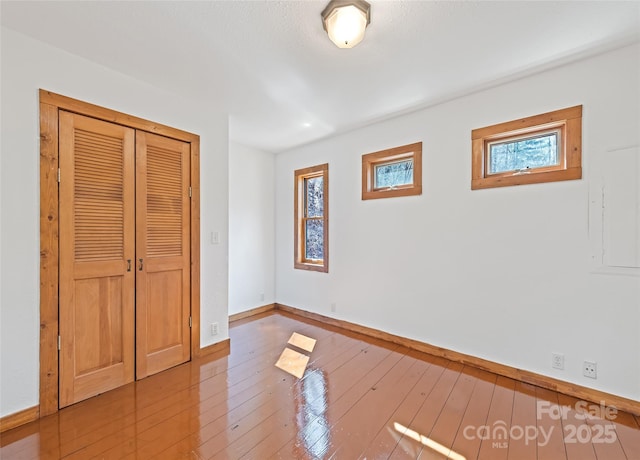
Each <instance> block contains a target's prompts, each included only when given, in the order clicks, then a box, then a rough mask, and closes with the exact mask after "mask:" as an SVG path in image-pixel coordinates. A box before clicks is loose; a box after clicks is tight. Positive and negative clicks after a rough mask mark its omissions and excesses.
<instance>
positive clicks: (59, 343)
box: [58, 336, 62, 351]
mask: <svg viewBox="0 0 640 460" xmlns="http://www.w3.org/2000/svg"><path fill="white" fill-rule="evenodd" d="M61 343H62V340H61V339H60V336H58V351H60V350H61V349H62V346H61Z"/></svg>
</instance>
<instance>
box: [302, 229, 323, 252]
mask: <svg viewBox="0 0 640 460" xmlns="http://www.w3.org/2000/svg"><path fill="white" fill-rule="evenodd" d="M304 257H305V259H314V260H322V259H324V222H323V221H321V220H316V219H313V220H308V221H307V225H306V228H305V255H304Z"/></svg>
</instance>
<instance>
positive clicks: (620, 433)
mask: <svg viewBox="0 0 640 460" xmlns="http://www.w3.org/2000/svg"><path fill="white" fill-rule="evenodd" d="M612 422H613V424H614V426H615V432H616V437H617V438H618V440H619V441H620V445H622V450H623V451H624V453H625V455H626V456H627V458H628V459H635V458H637V459H640V436H638V429H639V428H640V425H638V423H637V421H636V419H635V418H634V417H633V416H632V415H631V414H628V413H626V412H621V411H619V412H617V413H616V415H615V418H614V419H613V420H612Z"/></svg>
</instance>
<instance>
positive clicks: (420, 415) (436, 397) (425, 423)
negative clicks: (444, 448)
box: [391, 362, 464, 459]
mask: <svg viewBox="0 0 640 460" xmlns="http://www.w3.org/2000/svg"><path fill="white" fill-rule="evenodd" d="M463 368H464V366H463V365H462V364H460V363H453V362H450V363H449V364H448V365H447V368H446V369H445V370H444V372H443V373H442V375H441V376H440V378H439V379H438V382H437V383H436V385H435V387H434V388H433V390H432V391H431V392H430V393H429V396H427V399H425V401H424V402H423V404H422V406H421V407H420V409H419V410H418V412H417V413H416V416H415V417H414V418H413V420H411V421H409V422H408V423H406V424H405V423H402V422H400V424H401V425H403V426H405V427H406V430H401V431H399V433H400V434H401V435H402V436H401V438H400V440H399V441H398V444H397V445H396V447H395V449H394V450H393V451H392V452H391V458H394V459H395V458H398V459H400V458H413V459H415V458H418V456H419V455H420V452H421V451H422V447H423V444H422V443H421V442H420V439H421V437H422V436H425V437H428V436H429V434H430V433H431V430H432V429H433V427H434V425H435V423H436V420H437V419H438V417H439V416H440V413H441V411H442V409H443V407H444V406H445V404H446V402H447V399H448V398H449V395H450V394H451V392H452V391H453V388H454V387H455V385H456V382H457V380H458V378H459V377H460V375H461V373H462V369H463ZM416 437H418V439H416Z"/></svg>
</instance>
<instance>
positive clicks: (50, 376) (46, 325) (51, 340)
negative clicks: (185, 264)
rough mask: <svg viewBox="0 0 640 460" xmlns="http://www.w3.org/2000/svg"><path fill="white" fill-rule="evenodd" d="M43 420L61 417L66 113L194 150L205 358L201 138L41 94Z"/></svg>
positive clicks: (195, 316)
mask: <svg viewBox="0 0 640 460" xmlns="http://www.w3.org/2000/svg"><path fill="white" fill-rule="evenodd" d="M39 102H40V413H39V416H40V417H44V416H46V415H49V414H53V413H55V412H57V411H58V398H59V395H58V377H59V376H58V334H59V329H58V287H59V274H58V259H59V251H58V239H59V229H58V226H59V223H58V217H59V216H58V204H59V200H58V178H57V177H58V164H59V162H58V160H59V150H58V111H59V110H66V111H70V112H74V113H78V114H80V115H85V116H89V117H93V118H97V119H99V120H104V121H108V122H111V123H117V124H121V125H124V126H127V127H130V128H135V129H139V130H142V131H147V132H151V133H155V134H160V135H163V136H167V137H171V138H174V139H177V140H181V141H184V142H188V143H190V144H191V188H192V193H191V317H192V328H191V358H192V359H193V358H195V357H197V356H199V355H200V353H201V352H200V136H198V135H197V134H192V133H189V132H187V131H182V130H179V129H176V128H171V127H169V126H165V125H161V124H158V123H154V122H152V121H149V120H145V119H143V118H138V117H134V116H131V115H127V114H124V113H121V112H117V111H115V110H111V109H107V108H104V107H100V106H97V105H93V104H90V103H87V102H82V101H79V100H77V99H72V98H69V97H66V96H62V95H59V94H55V93H52V92H50V91H46V90H43V89H41V90H40V92H39Z"/></svg>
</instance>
